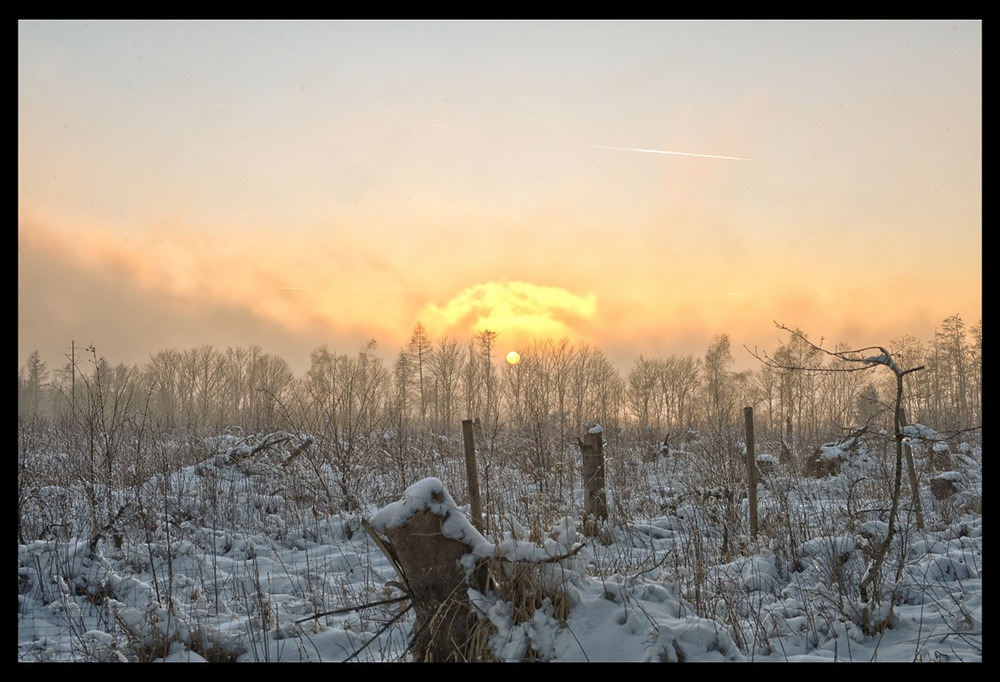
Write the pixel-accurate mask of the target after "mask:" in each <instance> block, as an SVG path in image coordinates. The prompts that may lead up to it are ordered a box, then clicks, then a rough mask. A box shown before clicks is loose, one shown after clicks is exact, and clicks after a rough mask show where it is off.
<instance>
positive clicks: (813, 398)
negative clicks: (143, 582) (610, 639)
mask: <svg viewBox="0 0 1000 682" xmlns="http://www.w3.org/2000/svg"><path fill="white" fill-rule="evenodd" d="M804 339H808V336H807V335H806V334H805V333H804V332H802V331H800V330H795V332H794V333H792V334H789V337H788V340H787V341H786V342H784V343H781V344H779V346H778V348H776V349H773V350H772V351H769V352H768V356H769V357H770V358H772V359H774V360H775V362H773V363H762V364H761V366H760V367H759V368H758V369H755V370H746V371H735V370H734V365H735V361H734V357H733V349H732V347H731V341H730V338H729V336H728V335H725V334H723V335H720V336H718V337H716V338H715V339H714V340H713V341H712V343H711V344H710V346H709V347H708V349H707V350H706V352H705V354H704V356H702V357H694V356H693V355H672V356H667V357H663V356H657V357H645V356H642V355H640V356H639V357H638V358H636V359H635V360H634V362H633V363H632V366H631V367H630V368H629V369H628V371H627V372H625V373H622V372H620V371H619V370H617V369H616V368H615V367H614V365H613V364H612V363H611V362H610V360H609V359H608V358H607V357H606V356H605V354H604V353H603V351H602V350H601V349H600V348H599V347H597V346H594V345H591V344H589V343H586V342H583V341H577V342H575V343H574V342H571V341H570V340H569V339H565V338H564V339H561V340H551V339H546V340H536V341H534V342H533V343H532V344H531V345H529V346H528V347H527V348H524V349H522V350H521V351H520V356H521V359H520V362H518V363H517V364H508V363H506V362H505V361H504V359H503V357H502V356H501V355H500V353H499V351H498V344H497V341H498V334H497V333H496V332H493V331H489V330H483V331H481V332H479V333H477V334H476V335H475V336H473V337H472V338H470V339H467V340H465V341H460V340H458V339H455V338H450V337H443V338H439V339H432V338H431V337H430V335H429V334H428V332H427V330H426V329H425V328H424V326H423V325H422V324H421V323H419V322H418V323H417V324H416V325H415V326H414V328H413V330H412V333H411V336H410V339H409V341H408V343H407V344H406V345H405V346H404V347H403V348H401V349H399V351H398V354H397V355H396V357H395V360H394V361H393V362H391V363H386V362H384V361H383V360H382V359H381V358H380V357H379V356H378V355H377V353H376V351H377V347H376V343H375V341H370V342H369V343H367V344H366V345H365V346H363V347H362V348H360V349H358V350H357V351H356V352H352V353H339V352H337V351H334V350H331V349H330V348H329V347H327V346H321V347H319V348H317V349H315V350H314V351H313V352H312V353H311V356H310V367H309V369H308V370H307V371H306V372H305V374H304V375H302V376H296V375H295V374H294V373H293V372H292V370H291V368H290V367H289V365H288V363H287V362H286V361H285V360H284V359H282V358H281V357H278V356H277V355H274V354H272V353H267V352H265V351H264V350H263V349H261V348H260V347H259V346H255V345H252V346H248V347H236V348H232V347H229V348H224V349H219V348H215V347H213V346H211V345H203V346H200V347H198V348H191V349H187V350H183V351H179V350H174V349H167V350H160V351H158V352H156V353H154V354H152V355H151V356H150V358H149V360H148V361H147V362H144V363H142V364H139V365H125V364H121V363H119V364H112V363H110V362H108V361H107V360H105V359H104V358H103V357H100V355H99V353H98V351H97V349H95V348H93V347H86V348H79V347H77V346H75V344H74V345H73V346H71V348H70V349H69V352H68V353H67V354H66V362H65V363H62V364H60V365H59V366H58V367H57V368H56V369H55V370H50V369H49V365H48V363H47V362H45V361H43V360H42V358H41V357H40V355H39V353H38V352H37V351H35V352H33V353H32V354H31V355H30V357H29V358H28V361H27V362H26V363H25V364H24V365H23V366H21V367H19V369H18V415H19V418H20V419H22V420H31V421H35V422H45V421H59V420H73V419H76V421H80V417H81V415H89V416H88V419H95V418H97V417H98V416H100V417H101V418H102V419H131V420H135V419H139V418H141V419H142V420H144V423H148V425H149V426H150V427H153V426H155V427H158V428H162V429H168V430H171V429H179V430H186V431H189V432H197V433H211V432H219V431H220V430H227V429H233V428H239V429H241V430H242V431H244V432H264V431H269V430H281V429H283V430H292V431H300V432H311V433H327V434H329V437H330V442H331V444H343V443H355V442H357V438H356V436H357V435H358V434H362V433H365V434H367V433H372V432H375V431H380V432H383V433H384V432H392V433H397V434H400V433H406V434H413V435H415V436H419V437H420V438H429V437H433V436H436V435H444V436H450V435H454V434H456V433H458V432H459V430H460V424H461V421H462V420H463V419H478V420H479V424H480V427H481V428H482V429H485V433H486V434H490V433H493V434H496V433H499V432H500V431H501V430H502V431H504V432H505V433H507V434H515V435H516V436H517V438H519V439H520V440H521V442H523V443H524V447H525V448H526V449H527V450H529V451H531V452H533V453H534V454H535V456H537V457H538V458H539V460H540V462H539V463H540V464H542V465H544V464H545V463H546V462H547V460H549V459H550V458H552V457H554V456H555V455H556V454H557V453H559V452H561V451H562V450H563V449H564V448H565V447H566V446H567V444H572V443H575V439H576V437H577V435H578V434H579V433H580V432H581V427H582V425H583V424H584V422H586V421H588V420H590V421H593V422H597V423H600V424H602V425H603V426H604V427H605V429H606V430H610V431H611V432H613V433H628V434H630V435H632V436H634V437H636V438H637V439H639V440H643V441H646V442H649V443H651V444H652V443H656V442H663V441H671V445H673V444H675V443H676V442H678V439H681V440H683V439H684V438H686V437H689V435H690V434H692V433H705V432H707V433H709V434H717V435H721V434H724V433H726V432H728V431H732V430H734V429H737V428H738V427H739V425H740V424H741V423H742V408H743V407H744V406H752V407H753V408H754V410H755V415H756V416H757V434H758V438H762V439H768V438H771V439H774V440H776V441H781V442H783V443H785V444H786V445H787V446H788V447H790V448H795V447H798V446H799V445H804V444H817V443H819V442H823V440H824V439H829V438H833V437H836V436H837V435H839V434H842V433H844V432H845V431H846V430H850V429H853V428H858V427H860V426H861V425H865V424H869V425H874V426H879V425H881V426H883V427H886V428H888V425H889V424H891V419H892V415H891V410H890V409H889V406H890V404H891V402H892V400H891V396H892V395H894V391H895V387H894V386H890V385H889V383H891V382H890V381H889V379H891V377H890V378H887V377H884V376H882V375H881V374H879V373H877V372H837V371H816V372H810V371H808V369H809V368H814V369H817V370H818V369H825V370H831V369H836V368H835V367H833V366H832V364H831V363H835V362H836V359H835V358H833V357H832V356H830V355H829V354H824V353H821V352H819V351H817V349H816V347H815V346H814V345H813V344H812V343H807V342H805V341H804ZM816 345H818V346H822V343H820V344H816ZM888 347H889V348H890V349H891V352H892V355H893V357H895V358H897V360H899V361H901V362H903V363H905V364H906V365H908V366H917V365H923V366H925V367H926V370H925V371H922V372H919V373H915V374H912V375H908V376H907V377H906V381H907V385H906V387H905V389H906V391H905V395H906V399H905V400H906V405H905V407H906V412H907V415H909V419H910V421H912V422H917V421H919V422H921V423H925V424H928V425H931V426H933V427H934V428H935V429H937V430H938V431H940V432H958V431H967V430H971V429H976V428H979V427H980V426H981V424H982V323H981V322H980V323H978V324H976V325H973V326H972V327H971V328H969V329H968V330H967V329H966V326H965V323H964V322H963V320H962V319H961V317H960V316H959V315H953V316H951V317H949V318H947V319H945V320H944V321H943V322H942V324H941V326H940V328H939V329H938V330H937V331H936V332H935V336H934V338H933V339H932V340H930V341H921V340H918V339H915V338H913V337H910V336H904V337H899V338H895V339H891V340H890V341H889V343H888ZM838 349H841V347H840V346H837V347H834V348H833V350H834V351H836V350H838ZM782 367H785V368H788V367H794V368H797V369H796V370H795V371H792V370H783V369H781V368H782ZM804 370H805V371H804ZM333 446H334V445H331V447H333ZM336 447H341V446H340V445H336ZM344 447H346V446H344Z"/></svg>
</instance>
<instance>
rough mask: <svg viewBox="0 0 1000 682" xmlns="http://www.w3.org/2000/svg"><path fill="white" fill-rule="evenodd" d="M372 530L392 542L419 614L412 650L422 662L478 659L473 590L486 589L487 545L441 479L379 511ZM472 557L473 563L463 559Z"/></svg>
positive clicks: (423, 483) (409, 491)
mask: <svg viewBox="0 0 1000 682" xmlns="http://www.w3.org/2000/svg"><path fill="white" fill-rule="evenodd" d="M371 525H372V528H373V529H374V530H375V531H377V532H378V533H382V534H384V535H385V537H387V538H388V539H389V543H390V544H389V545H388V549H389V551H390V552H391V553H392V554H394V557H393V558H394V559H395V561H397V562H398V568H399V570H400V573H401V577H402V578H403V580H404V581H405V583H406V589H407V591H408V596H409V597H410V600H411V602H412V604H413V609H414V611H415V612H416V622H415V624H414V629H413V640H412V642H411V645H410V646H411V651H412V653H413V657H414V659H415V660H417V661H465V660H470V658H474V657H475V656H474V654H473V652H472V648H473V644H474V642H473V641H472V640H473V636H472V635H473V633H474V632H475V625H476V622H477V621H478V617H477V616H476V613H475V611H474V610H473V607H472V604H471V602H470V601H469V596H468V591H469V588H470V587H472V588H475V589H478V590H483V588H484V585H482V584H480V583H484V582H485V577H484V576H483V572H482V571H479V570H473V568H474V566H473V565H472V564H471V563H470V561H469V559H471V558H472V555H473V554H474V550H475V548H476V546H477V545H481V544H483V543H485V542H486V541H485V539H483V537H482V535H480V534H479V533H478V531H476V530H475V529H474V528H473V527H472V525H471V524H470V523H469V521H468V520H467V519H466V518H465V516H464V514H462V512H461V510H460V509H458V507H457V506H456V504H455V502H454V500H452V498H451V496H450V495H449V494H448V491H447V490H445V488H444V484H443V483H442V482H441V481H440V480H438V479H435V478H428V479H424V480H423V481H421V482H419V483H417V484H415V485H413V486H411V487H410V488H408V489H407V491H406V494H405V495H404V497H403V499H402V500H400V501H399V502H395V503H393V504H391V505H389V506H387V507H385V508H383V509H382V510H381V511H379V512H377V513H376V514H375V515H374V516H373V517H372V519H371ZM463 557H468V558H469V559H463Z"/></svg>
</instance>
